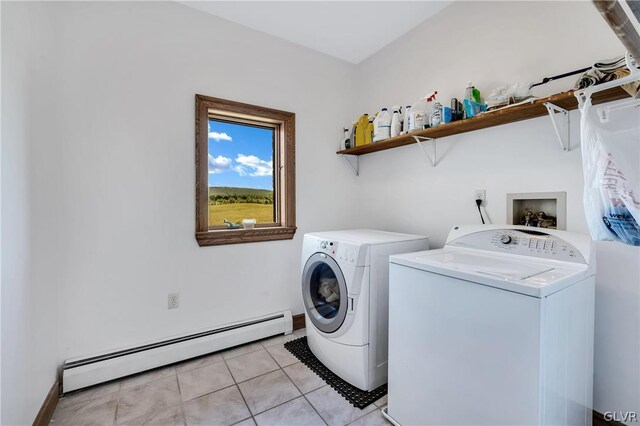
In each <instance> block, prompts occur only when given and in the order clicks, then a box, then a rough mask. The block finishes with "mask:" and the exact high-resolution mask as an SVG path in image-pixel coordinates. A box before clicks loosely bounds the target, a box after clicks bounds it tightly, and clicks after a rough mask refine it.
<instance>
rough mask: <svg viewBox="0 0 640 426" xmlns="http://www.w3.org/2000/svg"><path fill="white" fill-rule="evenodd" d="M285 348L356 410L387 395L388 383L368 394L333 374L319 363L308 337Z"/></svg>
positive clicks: (287, 344) (290, 342) (294, 341)
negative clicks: (308, 342)
mask: <svg viewBox="0 0 640 426" xmlns="http://www.w3.org/2000/svg"><path fill="white" fill-rule="evenodd" d="M284 347H285V348H287V350H288V351H289V352H291V353H292V354H293V355H295V357H296V358H298V359H299V360H300V361H302V362H303V363H304V364H305V365H306V366H307V367H309V368H310V369H311V370H313V372H314V373H316V374H317V375H318V376H320V378H321V379H322V380H324V381H325V382H327V384H328V385H330V386H331V387H332V388H334V389H335V390H336V391H337V392H338V393H339V394H340V395H342V396H343V397H345V398H346V400H347V401H349V402H350V403H351V404H352V405H353V406H354V407H356V408H360V409H362V408H364V407H366V406H368V405H370V404H373V403H374V402H375V401H377V400H378V399H380V398H382V397H383V396H385V395H386V394H387V385H386V383H385V384H384V385H382V386H380V387H377V388H376V389H374V390H372V391H371V392H366V391H363V390H360V389H358V388H357V387H355V386H353V385H350V384H349V383H347V382H345V381H344V380H342V379H341V378H340V377H338V376H337V375H335V374H333V372H331V370H329V369H328V368H327V367H325V366H324V364H322V363H321V362H320V361H318V358H316V356H315V355H314V354H313V353H312V352H311V349H309V345H307V338H306V337H301V338H299V339H295V340H291V341H289V342H287V343H285V344H284Z"/></svg>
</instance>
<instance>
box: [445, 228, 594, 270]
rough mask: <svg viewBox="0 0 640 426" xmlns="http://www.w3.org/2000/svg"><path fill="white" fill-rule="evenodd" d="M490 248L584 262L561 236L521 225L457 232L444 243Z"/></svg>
mask: <svg viewBox="0 0 640 426" xmlns="http://www.w3.org/2000/svg"><path fill="white" fill-rule="evenodd" d="M448 245H453V246H457V247H469V248H476V249H482V250H489V251H494V252H503V253H505V252H506V253H512V254H519V255H524V256H532V257H540V258H544V259H555V260H562V261H565V262H566V261H568V262H575V263H587V262H586V261H585V259H584V257H583V256H582V254H581V253H580V251H579V250H578V249H577V248H575V247H574V246H572V245H571V244H570V243H568V242H566V241H565V240H563V239H562V238H559V237H557V236H555V235H551V234H548V233H546V232H544V231H537V230H533V229H532V230H531V231H528V230H521V229H492V230H487V231H480V232H474V233H472V234H468V235H464V236H461V237H460V238H458V239H456V240H453V241H451V242H449V243H448Z"/></svg>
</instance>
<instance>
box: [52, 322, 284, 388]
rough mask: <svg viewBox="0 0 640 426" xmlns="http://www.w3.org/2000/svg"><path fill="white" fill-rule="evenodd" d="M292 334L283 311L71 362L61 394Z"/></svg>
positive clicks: (70, 360) (67, 368)
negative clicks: (267, 338)
mask: <svg viewBox="0 0 640 426" xmlns="http://www.w3.org/2000/svg"><path fill="white" fill-rule="evenodd" d="M292 331H293V320H292V316H291V311H284V312H279V313H276V314H271V315H266V316H264V317H259V318H254V319H250V320H247V321H242V322H237V323H233V324H228V325H225V326H221V327H217V328H214V329H210V330H204V331H201V332H198V333H193V334H189V335H183V336H178V337H173V338H170V339H166V340H161V341H157V342H153V343H149V344H145V345H140V346H135V347H130V348H124V349H119V350H114V351H110V352H106V353H102V354H95V355H92V356H88V357H82V358H72V359H68V360H66V361H65V362H64V366H63V370H62V391H63V392H65V393H66V392H71V391H74V390H77V389H82V388H85V387H88V386H92V385H96V384H98V383H103V382H108V381H109V380H114V379H118V378H120V377H125V376H129V375H131V374H135V373H139V372H142V371H146V370H151V369H153V368H157V367H162V366H165V365H169V364H173V363H176V362H180V361H184V360H186V359H190V358H194V357H197V356H201V355H206V354H209V353H212V352H216V351H220V350H223V349H227V348H231V347H233V346H238V345H241V344H244V343H248V342H252V341H255V340H259V339H264V338H265V337H270V336H274V335H277V334H290V333H291V332H292Z"/></svg>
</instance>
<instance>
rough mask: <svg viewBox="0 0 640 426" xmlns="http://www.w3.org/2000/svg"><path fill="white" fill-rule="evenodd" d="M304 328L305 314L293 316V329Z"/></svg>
mask: <svg viewBox="0 0 640 426" xmlns="http://www.w3.org/2000/svg"><path fill="white" fill-rule="evenodd" d="M301 328H304V314H298V315H294V316H293V329H294V330H299V329H301Z"/></svg>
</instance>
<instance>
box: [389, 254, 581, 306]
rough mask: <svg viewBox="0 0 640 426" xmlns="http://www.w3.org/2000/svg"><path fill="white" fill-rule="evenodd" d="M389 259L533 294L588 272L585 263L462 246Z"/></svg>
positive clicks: (549, 290)
mask: <svg viewBox="0 0 640 426" xmlns="http://www.w3.org/2000/svg"><path fill="white" fill-rule="evenodd" d="M523 259H526V260H523ZM390 262H391V263H394V264H398V265H404V266H409V267H412V268H416V269H421V270H424V271H427V272H433V273H436V274H440V275H446V276H451V277H454V278H459V279H463V280H465V281H470V282H473V283H478V284H483V285H488V286H491V287H496V288H500V289H503V290H508V291H513V292H517V293H522V294H526V295H529V296H534V297H545V296H548V295H549V294H552V293H555V292H556V291H559V290H561V289H563V288H565V287H568V286H570V285H571V284H573V283H575V282H576V281H579V280H581V279H583V278H585V277H587V276H588V268H587V267H586V265H579V264H570V263H568V262H563V263H560V262H553V261H536V259H533V258H532V259H531V260H529V259H528V258H523V257H522V256H515V255H510V254H491V253H490V252H480V251H478V250H469V249H463V248H460V249H458V248H445V249H438V250H431V251H423V252H416V253H407V254H401V255H395V256H391V257H390Z"/></svg>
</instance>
